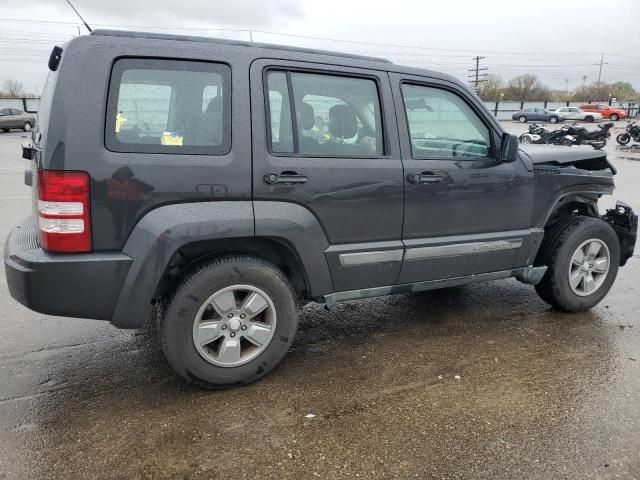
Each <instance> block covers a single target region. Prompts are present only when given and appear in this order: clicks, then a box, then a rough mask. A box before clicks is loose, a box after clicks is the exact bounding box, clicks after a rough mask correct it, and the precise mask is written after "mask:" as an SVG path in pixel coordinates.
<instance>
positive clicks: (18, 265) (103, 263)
mask: <svg viewBox="0 0 640 480" xmlns="http://www.w3.org/2000/svg"><path fill="white" fill-rule="evenodd" d="M130 265H131V258H129V257H128V256H127V255H124V254H122V253H87V254H51V253H48V252H46V251H44V250H43V249H42V248H40V245H39V243H38V238H37V231H36V227H35V224H34V222H33V220H32V219H31V218H28V219H26V220H25V221H23V222H22V223H20V224H19V225H17V226H16V227H15V228H14V229H13V230H12V231H11V233H10V234H9V237H8V238H7V241H6V243H5V246H4V266H5V272H6V276H7V284H8V286H9V292H10V293H11V296H12V297H13V298H14V299H15V300H17V301H18V302H20V303H21V304H23V305H24V306H25V307H27V308H29V309H31V310H34V311H36V312H39V313H44V314H47V315H59V316H65V317H79V318H93V319H97V320H110V319H111V315H112V313H113V309H114V306H115V303H116V301H117V299H118V296H119V295H120V290H121V288H122V285H123V283H124V279H125V277H126V275H127V272H128V271H129V266H130Z"/></svg>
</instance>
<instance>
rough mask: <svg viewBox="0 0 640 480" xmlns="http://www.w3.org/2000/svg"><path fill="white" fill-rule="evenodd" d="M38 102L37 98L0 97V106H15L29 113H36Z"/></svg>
mask: <svg viewBox="0 0 640 480" xmlns="http://www.w3.org/2000/svg"><path fill="white" fill-rule="evenodd" d="M39 103H40V99H39V98H0V108H16V109H18V110H22V111H24V112H29V113H37V112H38V104H39Z"/></svg>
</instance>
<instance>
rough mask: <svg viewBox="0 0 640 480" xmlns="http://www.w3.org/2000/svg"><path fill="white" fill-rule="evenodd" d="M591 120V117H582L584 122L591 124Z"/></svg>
mask: <svg viewBox="0 0 640 480" xmlns="http://www.w3.org/2000/svg"><path fill="white" fill-rule="evenodd" d="M593 120H594V118H593V116H591V115H587V116H586V117H584V121H585V122H589V123H593Z"/></svg>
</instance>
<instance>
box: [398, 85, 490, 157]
mask: <svg viewBox="0 0 640 480" xmlns="http://www.w3.org/2000/svg"><path fill="white" fill-rule="evenodd" d="M402 95H403V98H404V103H405V109H406V113H407V120H408V122H409V134H410V136H411V149H412V152H413V156H414V157H416V158H425V157H474V158H477V157H487V156H489V150H490V148H489V147H490V145H491V143H490V137H489V129H488V128H487V127H486V126H485V125H484V124H483V123H482V121H481V120H480V118H479V117H478V116H477V115H476V114H475V113H474V112H473V110H472V109H471V108H470V107H469V106H468V105H467V104H466V103H465V101H464V100H462V98H460V97H458V96H457V95H455V94H453V93H451V92H449V91H447V90H442V89H439V88H432V87H423V86H418V85H408V84H405V85H403V86H402Z"/></svg>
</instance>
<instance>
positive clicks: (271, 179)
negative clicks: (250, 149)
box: [264, 172, 309, 185]
mask: <svg viewBox="0 0 640 480" xmlns="http://www.w3.org/2000/svg"><path fill="white" fill-rule="evenodd" d="M307 180H309V179H308V178H307V176H306V175H298V174H297V173H296V172H282V173H281V174H280V175H278V174H277V173H268V174H266V175H265V176H264V182H265V183H268V184H269V185H273V184H274V183H307Z"/></svg>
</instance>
